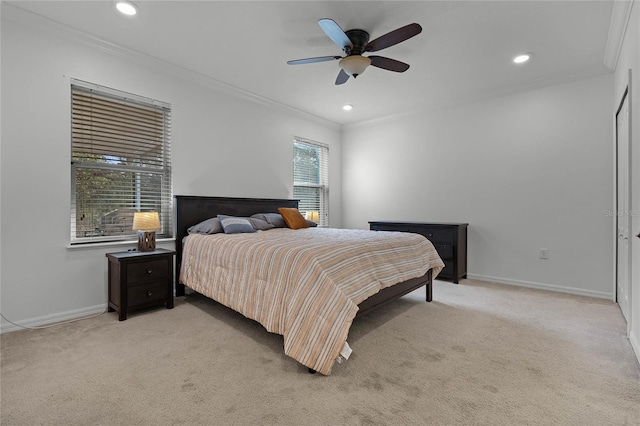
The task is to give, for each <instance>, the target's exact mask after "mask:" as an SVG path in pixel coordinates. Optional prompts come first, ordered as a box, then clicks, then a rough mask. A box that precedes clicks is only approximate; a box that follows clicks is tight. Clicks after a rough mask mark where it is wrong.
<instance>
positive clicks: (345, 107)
mask: <svg viewBox="0 0 640 426" xmlns="http://www.w3.org/2000/svg"><path fill="white" fill-rule="evenodd" d="M342 109H343V110H345V111H351V110H352V109H353V105H349V104H346V105H342Z"/></svg>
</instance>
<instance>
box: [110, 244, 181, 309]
mask: <svg viewBox="0 0 640 426" xmlns="http://www.w3.org/2000/svg"><path fill="white" fill-rule="evenodd" d="M174 254H175V252H174V251H172V250H165V249H157V250H153V251H125V252H120V253H107V259H108V261H109V311H110V312H113V311H117V312H118V319H119V320H120V321H124V320H126V319H127V314H128V312H129V311H131V310H135V309H141V308H149V307H152V306H159V305H165V304H166V306H167V309H171V308H173V255H174Z"/></svg>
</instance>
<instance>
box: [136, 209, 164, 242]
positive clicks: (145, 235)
mask: <svg viewBox="0 0 640 426" xmlns="http://www.w3.org/2000/svg"><path fill="white" fill-rule="evenodd" d="M133 229H135V230H136V231H138V251H153V250H155V249H156V232H155V231H156V230H158V229H160V216H159V215H158V212H135V213H134V214H133Z"/></svg>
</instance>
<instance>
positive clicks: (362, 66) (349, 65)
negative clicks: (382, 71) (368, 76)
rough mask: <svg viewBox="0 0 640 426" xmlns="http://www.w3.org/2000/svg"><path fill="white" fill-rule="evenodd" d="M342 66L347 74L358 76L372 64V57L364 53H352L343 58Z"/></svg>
mask: <svg viewBox="0 0 640 426" xmlns="http://www.w3.org/2000/svg"><path fill="white" fill-rule="evenodd" d="M339 65H340V68H342V69H343V70H344V72H346V73H347V74H349V75H350V76H352V77H353V78H356V77H357V76H359V75H360V74H362V73H363V72H364V71H365V70H366V69H367V67H368V66H369V65H371V59H369V58H367V57H366V56H362V55H352V56H347V57H346V58H343V59H342V60H341V61H340V64H339Z"/></svg>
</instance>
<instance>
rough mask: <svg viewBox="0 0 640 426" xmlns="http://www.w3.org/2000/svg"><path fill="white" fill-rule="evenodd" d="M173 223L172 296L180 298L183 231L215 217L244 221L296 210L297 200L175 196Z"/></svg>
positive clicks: (181, 291) (182, 292)
mask: <svg viewBox="0 0 640 426" xmlns="http://www.w3.org/2000/svg"><path fill="white" fill-rule="evenodd" d="M174 198H175V203H174V211H175V217H174V223H175V227H176V228H175V229H176V232H175V236H176V269H175V273H176V278H175V283H176V296H184V285H183V284H180V265H181V264H182V240H183V239H184V237H186V236H187V235H188V234H187V229H189V227H190V226H193V225H195V224H197V223H200V222H202V221H203V220H207V219H209V218H212V217H216V216H217V215H219V214H226V215H229V216H240V217H248V216H251V215H252V214H255V213H278V207H295V208H297V207H298V200H289V199H276V198H233V197H199V196H194V195H176V196H175V197H174Z"/></svg>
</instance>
